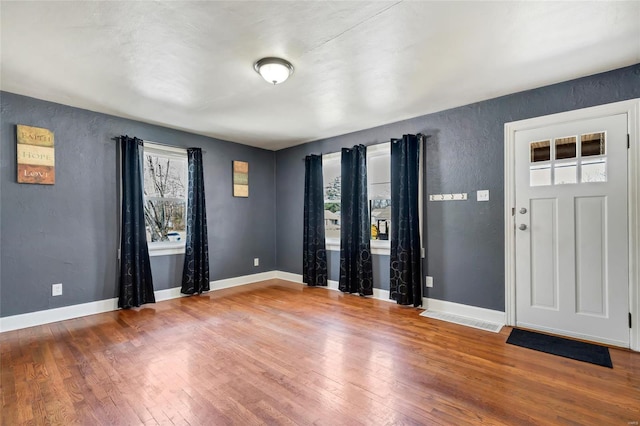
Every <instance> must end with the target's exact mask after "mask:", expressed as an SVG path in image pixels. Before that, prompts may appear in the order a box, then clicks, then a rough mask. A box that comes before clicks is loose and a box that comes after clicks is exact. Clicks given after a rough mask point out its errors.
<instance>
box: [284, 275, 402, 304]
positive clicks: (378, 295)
mask: <svg viewBox="0 0 640 426" xmlns="http://www.w3.org/2000/svg"><path fill="white" fill-rule="evenodd" d="M275 273H276V276H275V278H278V279H280V280H285V281H291V282H294V283H298V284H304V283H303V282H302V275H299V274H292V273H291V272H283V271H275ZM338 285H339V282H338V281H334V280H327V286H326V287H318V288H326V289H327V290H334V291H340V290H339V289H338ZM371 297H372V298H373V299H379V300H383V301H385V302H393V300H391V299H389V290H382V289H379V288H374V289H373V296H371Z"/></svg>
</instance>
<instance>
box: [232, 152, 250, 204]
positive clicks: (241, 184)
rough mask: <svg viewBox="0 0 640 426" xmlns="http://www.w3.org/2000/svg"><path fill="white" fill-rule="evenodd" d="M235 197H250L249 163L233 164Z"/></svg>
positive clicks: (235, 162) (236, 162) (237, 162)
mask: <svg viewBox="0 0 640 426" xmlns="http://www.w3.org/2000/svg"><path fill="white" fill-rule="evenodd" d="M233 196H234V197H248V196H249V163H247V162H246V161H234V162H233Z"/></svg>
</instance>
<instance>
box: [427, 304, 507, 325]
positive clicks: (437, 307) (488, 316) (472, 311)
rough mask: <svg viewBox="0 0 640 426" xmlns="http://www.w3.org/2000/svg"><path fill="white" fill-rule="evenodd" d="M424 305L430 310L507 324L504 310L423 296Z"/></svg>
mask: <svg viewBox="0 0 640 426" xmlns="http://www.w3.org/2000/svg"><path fill="white" fill-rule="evenodd" d="M422 307H423V308H424V309H426V310H428V311H435V312H443V313H447V314H453V315H458V316H461V317H467V318H472V319H476V320H481V321H487V322H493V323H496V324H505V320H506V315H505V313H504V312H500V311H494V310H492V309H486V308H479V307H477V306H470V305H463V304H460V303H454V302H447V301H444V300H438V299H430V298H428V297H423V298H422Z"/></svg>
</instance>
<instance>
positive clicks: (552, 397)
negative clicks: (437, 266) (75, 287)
mask: <svg viewBox="0 0 640 426" xmlns="http://www.w3.org/2000/svg"><path fill="white" fill-rule="evenodd" d="M419 312H420V311H419V310H417V309H413V308H407V307H400V306H397V305H395V304H392V303H387V302H384V301H379V300H373V299H366V298H362V297H358V296H354V295H345V294H342V293H339V292H335V291H329V290H327V289H322V288H309V287H305V286H301V285H299V284H294V283H288V282H286V281H280V280H269V281H265V282H262V283H256V284H252V285H248V286H243V287H237V288H231V289H225V290H220V291H216V292H211V293H208V294H203V295H200V296H193V297H185V298H180V299H174V300H169V301H165V302H161V303H157V304H155V305H146V306H144V307H142V308H140V309H132V310H126V311H116V312H108V313H104V314H99V315H93V316H89V317H83V318H77V319H73V320H69V321H63V322H59V323H54V324H49V325H44V326H39V327H32V328H29V329H24V330H17V331H12V332H7V333H3V334H1V335H0V362H1V363H2V369H1V372H0V392H1V394H2V398H1V401H2V418H1V422H2V424H3V425H4V424H7V425H12V426H13V425H29V424H38V425H39V424H61V425H68V424H79V425H101V424H105V425H111V424H117V425H120V424H122V425H125V424H145V425H146V424H150V425H243V426H244V425H254V424H255V425H258V424H274V425H275V424H278V425H290V424H295V425H331V426H335V425H342V424H345V425H347V424H348V425H424V424H429V425H451V424H456V425H463V424H478V423H483V424H485V423H486V424H496V425H500V424H504V425H515V424H517V425H527V424H532V425H536V424H539V425H548V424H581V425H608V424H611V425H617V424H621V425H625V424H633V422H638V421H640V354H638V353H634V352H630V351H624V350H620V349H615V348H612V349H611V350H610V352H611V358H612V361H613V363H614V368H613V369H608V368H603V367H599V366H594V365H591V364H586V363H582V362H578V361H574V360H569V359H565V358H561V357H556V356H552V355H549V354H545V353H540V352H535V351H531V350H528V349H524V348H520V347H516V346H512V345H507V344H505V341H506V339H507V337H508V335H509V331H510V329H509V328H505V329H503V330H502V332H501V333H489V332H484V331H481V330H476V329H473V328H468V327H463V326H460V325H456V324H450V323H445V322H442V321H437V320H434V319H430V318H424V317H420V316H419V315H418V314H419Z"/></svg>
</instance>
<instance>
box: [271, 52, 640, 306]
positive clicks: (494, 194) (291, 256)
mask: <svg viewBox="0 0 640 426" xmlns="http://www.w3.org/2000/svg"><path fill="white" fill-rule="evenodd" d="M637 97H640V64H637V65H634V66H631V67H627V68H623V69H619V70H615V71H611V72H607V73H603V74H598V75H594V76H590V77H586V78H581V79H578V80H573V81H568V82H564V83H560V84H555V85H552V86H547V87H542V88H539V89H535V90H530V91H526V92H521V93H516V94H513V95H509V96H504V97H501V98H496V99H491V100H488V101H483V102H478V103H475V104H471V105H466V106H463V107H460V108H455V109H451V110H447V111H442V112H438V113H435V114H429V115H425V116H422V117H417V118H413V119H410V120H406V121H401V122H396V123H392V124H388V125H385V126H380V127H376V128H373V129H368V130H363V131H360V132H356V133H351V134H347V135H342V136H338V137H334V138H329V139H324V140H319V141H315V142H311V143H308V144H304V145H300V146H295V147H292V148H288V149H284V150H281V151H278V152H277V153H276V170H277V176H276V200H277V201H276V203H277V211H278V215H277V229H278V232H277V235H276V238H277V247H278V253H277V262H276V264H277V268H278V269H279V270H282V271H287V272H292V273H297V274H300V273H301V271H302V268H301V266H302V215H303V192H304V191H303V189H304V188H303V182H304V162H303V161H302V159H303V158H304V156H305V155H307V154H311V153H314V154H320V153H323V154H325V153H330V152H336V151H339V150H340V148H342V147H347V146H353V145H355V144H365V145H370V144H376V143H381V142H386V141H388V140H389V139H390V138H397V137H400V136H402V135H403V134H407V133H424V134H426V135H429V136H430V137H429V139H428V140H427V143H426V156H427V161H426V179H427V184H426V193H427V194H440V193H452V192H467V193H468V194H469V196H470V200H468V201H464V202H429V201H426V200H425V202H424V211H425V214H426V221H425V228H424V235H425V236H426V237H425V238H426V244H425V245H426V247H427V251H428V255H427V258H426V259H425V262H424V266H425V268H424V271H425V275H431V276H433V277H434V287H433V288H430V289H426V288H425V292H424V295H425V296H427V297H431V298H435V299H440V300H446V301H450V302H457V303H463V304H467V305H472V306H478V307H483V308H488V309H495V310H499V311H503V310H504V291H505V289H504V219H503V214H504V191H503V186H504V177H503V174H504V167H503V161H504V160H503V158H504V149H503V146H504V124H505V123H507V122H510V121H516V120H522V119H526V118H531V117H537V116H542V115H547V114H553V113H557V112H562V111H569V110H574V109H579V108H585V107H590V106H594V105H600V104H605V103H610V102H616V101H621V100H626V99H632V98H637ZM480 189H488V190H489V192H490V201H489V202H477V201H475V191H477V190H480ZM376 258H377V260H376V261H377V263H374V265H376V264H377V267H376V268H375V269H376V270H375V271H374V273H375V274H376V275H377V276H376V277H375V278H376V287H378V288H388V286H389V278H388V266H386V267H384V266H385V265H388V256H378V257H376ZM338 260H339V258H338V255H337V254H336V253H331V255H330V256H329V271H330V275H331V279H337V273H338V272H337V271H338V270H339V266H338V264H337V262H338Z"/></svg>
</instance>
